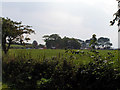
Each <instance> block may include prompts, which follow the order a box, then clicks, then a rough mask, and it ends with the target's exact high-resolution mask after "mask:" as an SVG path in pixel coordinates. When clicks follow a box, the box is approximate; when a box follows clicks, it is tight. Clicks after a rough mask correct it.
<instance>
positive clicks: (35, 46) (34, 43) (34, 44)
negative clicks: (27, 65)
mask: <svg viewBox="0 0 120 90" xmlns="http://www.w3.org/2000/svg"><path fill="white" fill-rule="evenodd" d="M32 45H33V47H34V48H37V46H38V43H37V41H36V40H34V41H33V43H32Z"/></svg>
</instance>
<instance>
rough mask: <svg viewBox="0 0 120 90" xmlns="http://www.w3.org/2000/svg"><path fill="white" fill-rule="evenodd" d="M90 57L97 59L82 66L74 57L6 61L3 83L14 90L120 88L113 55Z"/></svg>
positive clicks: (119, 75)
mask: <svg viewBox="0 0 120 90" xmlns="http://www.w3.org/2000/svg"><path fill="white" fill-rule="evenodd" d="M68 54H69V53H68ZM83 54H84V53H83ZM72 55H73V56H74V54H72ZM88 56H89V57H91V58H92V59H93V60H94V61H91V62H89V63H88V64H85V65H84V64H81V65H79V67H78V66H76V65H75V64H73V63H72V59H73V58H71V57H67V58H66V57H59V58H57V57H52V58H49V59H45V58H44V60H43V61H41V62H38V61H36V60H33V59H30V60H26V59H24V58H23V59H22V60H9V61H8V62H6V61H3V83H7V84H8V87H10V88H12V89H13V88H14V89H23V88H27V89H32V88H33V89H34V90H35V89H52V90H54V89H55V90H56V89H58V90H68V89H77V90H78V89H81V90H88V89H92V90H93V89H97V90H101V88H102V89H110V90H111V89H113V90H117V89H120V85H119V81H120V71H119V67H114V62H113V61H112V57H113V55H112V54H110V53H108V56H106V58H103V57H101V56H100V55H99V53H97V52H96V51H94V52H93V51H92V55H88ZM68 59H69V60H68Z"/></svg>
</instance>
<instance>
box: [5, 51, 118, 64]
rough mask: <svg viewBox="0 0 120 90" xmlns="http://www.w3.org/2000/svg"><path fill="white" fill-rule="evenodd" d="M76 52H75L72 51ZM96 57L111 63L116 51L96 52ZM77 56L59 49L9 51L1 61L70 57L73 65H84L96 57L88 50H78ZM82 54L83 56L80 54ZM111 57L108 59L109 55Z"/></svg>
mask: <svg viewBox="0 0 120 90" xmlns="http://www.w3.org/2000/svg"><path fill="white" fill-rule="evenodd" d="M74 51H77V50H74ZM97 51H98V52H99V53H98V55H99V56H101V58H102V59H108V58H110V59H112V61H114V62H117V61H118V58H119V57H118V50H97ZM79 52H80V53H79V54H72V53H71V52H68V53H65V50H61V49H43V50H41V49H10V50H9V52H8V54H7V55H4V54H3V60H7V61H8V60H12V59H16V60H19V59H22V58H24V59H34V60H37V61H41V60H43V59H51V58H54V57H55V58H58V59H59V58H63V57H64V58H67V59H68V60H69V59H70V57H72V60H73V62H74V63H75V64H86V63H88V62H90V61H92V60H93V58H92V57H93V56H96V55H95V53H93V52H91V51H90V50H79ZM82 52H84V54H83V53H82ZM109 54H110V55H111V56H112V57H110V55H109Z"/></svg>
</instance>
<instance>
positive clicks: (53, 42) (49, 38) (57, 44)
mask: <svg viewBox="0 0 120 90" xmlns="http://www.w3.org/2000/svg"><path fill="white" fill-rule="evenodd" d="M43 38H44V41H45V42H46V46H47V48H49V49H51V48H53V47H54V48H61V44H62V43H61V42H62V40H61V37H60V36H59V35H58V34H51V35H44V36H43Z"/></svg>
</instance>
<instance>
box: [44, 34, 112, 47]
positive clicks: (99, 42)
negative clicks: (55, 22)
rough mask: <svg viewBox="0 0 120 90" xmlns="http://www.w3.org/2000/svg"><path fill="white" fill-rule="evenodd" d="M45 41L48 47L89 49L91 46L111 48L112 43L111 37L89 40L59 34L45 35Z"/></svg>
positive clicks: (94, 36)
mask: <svg viewBox="0 0 120 90" xmlns="http://www.w3.org/2000/svg"><path fill="white" fill-rule="evenodd" d="M43 39H44V42H45V43H46V44H45V45H46V47H47V48H48V49H65V48H66V49H89V48H91V47H93V48H96V49H110V48H111V46H112V43H111V42H110V39H109V38H106V37H100V38H98V39H97V38H96V35H95V34H93V37H92V38H90V39H87V40H81V39H76V38H69V37H66V36H65V37H63V38H61V37H60V36H59V35H58V34H51V35H44V36H43Z"/></svg>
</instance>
